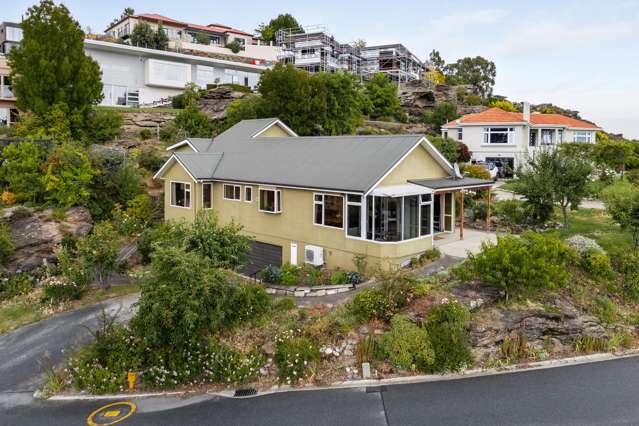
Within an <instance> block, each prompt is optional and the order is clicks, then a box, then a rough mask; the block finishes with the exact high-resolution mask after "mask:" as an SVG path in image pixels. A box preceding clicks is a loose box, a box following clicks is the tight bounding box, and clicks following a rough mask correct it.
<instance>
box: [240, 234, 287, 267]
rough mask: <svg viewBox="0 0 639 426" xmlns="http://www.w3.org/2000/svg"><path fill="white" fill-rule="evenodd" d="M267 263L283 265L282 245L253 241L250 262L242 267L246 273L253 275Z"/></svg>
mask: <svg viewBox="0 0 639 426" xmlns="http://www.w3.org/2000/svg"><path fill="white" fill-rule="evenodd" d="M267 265H275V266H278V267H281V266H282V247H281V246H276V245H274V244H267V243H262V242H259V241H253V243H252V247H251V253H250V254H249V256H248V262H247V263H246V265H245V266H244V268H243V269H242V272H243V273H244V274H245V275H248V276H251V275H253V274H255V273H256V272H259V271H261V270H262V269H264V268H265V267H266V266H267Z"/></svg>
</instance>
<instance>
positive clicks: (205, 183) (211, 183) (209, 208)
mask: <svg viewBox="0 0 639 426" xmlns="http://www.w3.org/2000/svg"><path fill="white" fill-rule="evenodd" d="M204 185H210V186H211V207H206V206H205V205H204ZM212 208H213V182H202V209H204V210H211V209H212Z"/></svg>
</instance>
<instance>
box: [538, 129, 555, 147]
mask: <svg viewBox="0 0 639 426" xmlns="http://www.w3.org/2000/svg"><path fill="white" fill-rule="evenodd" d="M554 133H555V130H554V129H541V144H542V145H552V140H553V134H554Z"/></svg>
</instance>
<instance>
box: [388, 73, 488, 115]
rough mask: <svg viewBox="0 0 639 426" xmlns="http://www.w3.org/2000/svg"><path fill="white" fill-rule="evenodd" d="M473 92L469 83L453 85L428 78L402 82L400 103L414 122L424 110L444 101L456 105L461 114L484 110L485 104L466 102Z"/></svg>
mask: <svg viewBox="0 0 639 426" xmlns="http://www.w3.org/2000/svg"><path fill="white" fill-rule="evenodd" d="M471 94H474V88H473V86H471V85H469V84H463V85H457V86H453V85H449V84H433V83H431V82H430V81H428V80H414V81H410V82H407V83H402V85H401V86H400V89H399V99H400V104H401V106H402V108H404V110H405V111H406V113H407V114H408V117H409V120H410V121H412V122H416V121H421V119H422V116H423V114H424V111H429V110H432V109H434V108H436V107H437V106H438V105H441V104H443V103H451V104H453V105H455V106H456V107H457V112H458V113H459V114H460V115H464V114H471V113H476V112H481V111H484V110H485V109H486V107H485V106H483V105H471V106H469V105H466V104H465V103H464V99H465V97H466V96H467V95H471Z"/></svg>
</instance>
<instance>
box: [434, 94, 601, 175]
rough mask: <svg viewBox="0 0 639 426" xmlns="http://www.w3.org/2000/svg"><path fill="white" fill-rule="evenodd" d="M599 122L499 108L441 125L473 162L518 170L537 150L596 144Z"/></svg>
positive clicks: (443, 130) (528, 108)
mask: <svg viewBox="0 0 639 426" xmlns="http://www.w3.org/2000/svg"><path fill="white" fill-rule="evenodd" d="M598 130H601V128H600V127H599V126H597V125H596V124H594V123H592V122H589V121H585V120H578V119H576V118H572V117H566V116H564V115H560V114H541V113H531V112H530V104H528V103H527V102H526V103H524V111H523V113H521V112H509V111H504V110H502V109H500V108H489V109H487V110H486V111H483V112H479V113H475V114H467V115H464V116H462V117H460V118H458V119H456V120H453V121H451V122H449V123H446V124H445V125H443V126H442V136H444V137H449V138H452V139H454V140H457V141H459V142H463V143H464V144H466V145H467V146H468V148H469V149H470V150H471V151H472V153H473V156H472V160H473V161H480V162H487V163H488V162H492V163H495V164H497V165H498V166H499V165H500V164H501V165H502V166H508V167H509V168H510V169H512V170H515V169H516V167H517V166H518V163H519V162H520V161H522V160H524V159H525V158H526V157H527V156H529V155H530V154H532V153H533V152H534V151H535V150H538V149H541V148H544V147H551V146H556V145H558V144H560V143H563V142H579V143H594V142H595V139H596V132H597V131H598Z"/></svg>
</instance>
